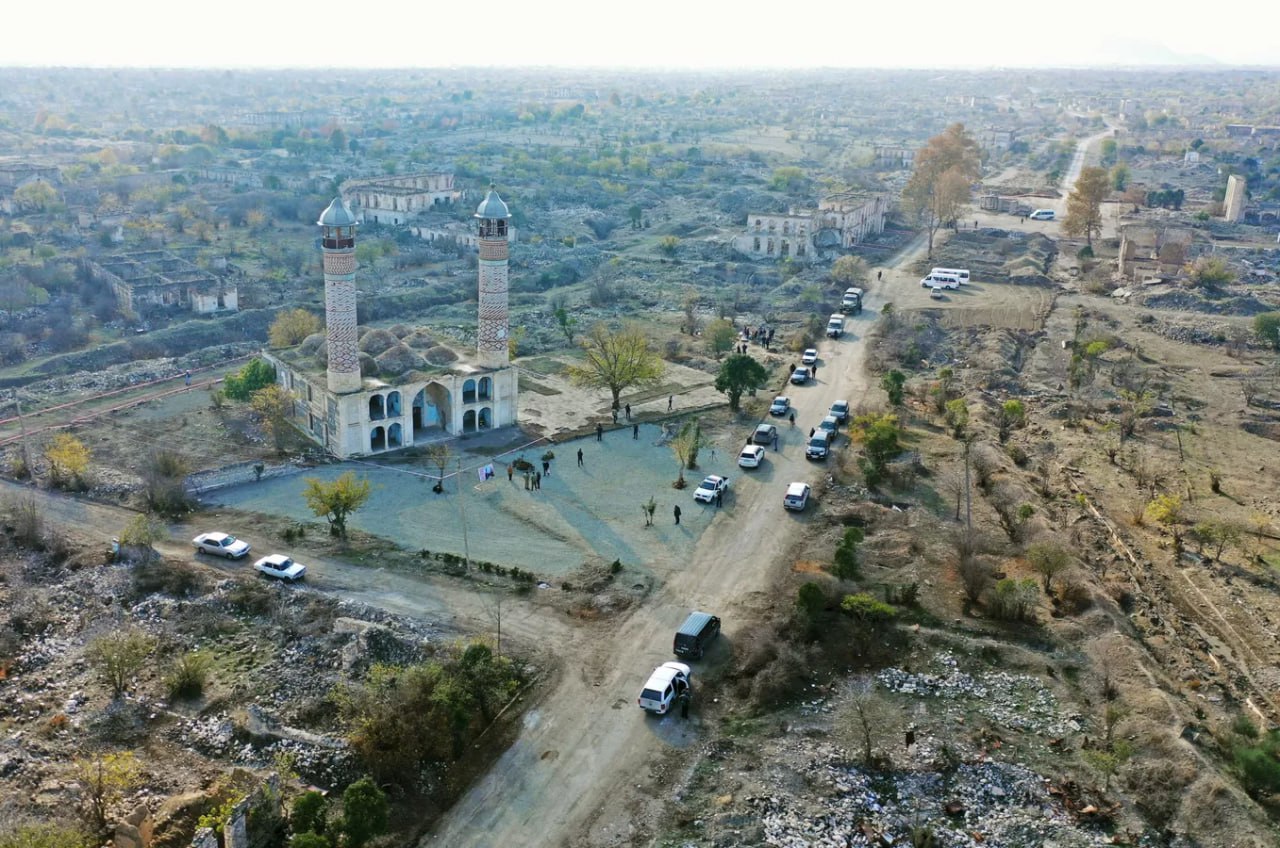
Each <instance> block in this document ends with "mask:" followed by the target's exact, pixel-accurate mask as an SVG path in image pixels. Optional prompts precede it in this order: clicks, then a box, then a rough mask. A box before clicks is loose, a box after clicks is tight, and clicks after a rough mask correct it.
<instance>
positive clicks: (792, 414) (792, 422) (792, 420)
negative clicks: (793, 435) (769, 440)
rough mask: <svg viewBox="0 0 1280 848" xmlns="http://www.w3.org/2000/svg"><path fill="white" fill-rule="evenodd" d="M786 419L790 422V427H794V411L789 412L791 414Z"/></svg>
mask: <svg viewBox="0 0 1280 848" xmlns="http://www.w3.org/2000/svg"><path fill="white" fill-rule="evenodd" d="M787 418H788V420H790V421H791V426H792V427H794V426H796V411H795V410H794V409H793V410H791V414H790V415H788V416H787Z"/></svg>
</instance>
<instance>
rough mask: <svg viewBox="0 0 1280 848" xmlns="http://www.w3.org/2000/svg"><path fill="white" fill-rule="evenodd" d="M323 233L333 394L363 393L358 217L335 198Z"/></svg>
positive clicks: (326, 213) (325, 217) (324, 218)
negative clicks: (359, 344)
mask: <svg viewBox="0 0 1280 848" xmlns="http://www.w3.org/2000/svg"><path fill="white" fill-rule="evenodd" d="M316 223H317V224H319V225H320V226H321V228H322V230H323V232H322V234H321V236H320V249H321V251H322V252H323V253H324V322H325V330H326V332H327V334H328V346H329V370H328V378H329V391H331V392H334V393H336V394H347V393H349V392H358V391H359V390H360V386H361V383H360V349H359V348H358V347H357V346H356V343H357V341H358V339H357V338H356V218H355V216H354V215H352V214H351V210H350V209H348V208H347V207H346V204H344V203H343V202H342V198H340V197H335V198H334V199H333V202H332V203H330V204H329V208H328V209H326V210H324V214H323V215H321V216H320V220H319V221H317V222H316Z"/></svg>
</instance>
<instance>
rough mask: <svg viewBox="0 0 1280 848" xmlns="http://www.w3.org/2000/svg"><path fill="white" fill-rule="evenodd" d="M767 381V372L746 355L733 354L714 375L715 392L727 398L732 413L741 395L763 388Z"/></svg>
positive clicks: (736, 407)
mask: <svg viewBox="0 0 1280 848" xmlns="http://www.w3.org/2000/svg"><path fill="white" fill-rule="evenodd" d="M768 379H769V371H768V370H767V369H766V368H765V367H764V366H763V365H761V364H760V363H759V362H756V361H755V360H754V359H752V358H751V357H750V356H747V355H746V354H742V353H739V354H735V355H733V356H731V357H729V358H728V359H726V360H725V361H724V362H723V363H722V364H721V365H720V371H719V372H718V373H717V374H716V391H717V392H724V393H725V394H726V395H728V396H729V408H730V409H731V410H733V411H734V412H737V411H738V407H739V406H740V404H741V401H742V393H743V392H745V391H752V390H754V389H758V388H759V387H761V386H763V385H764V384H765V382H766V381H768Z"/></svg>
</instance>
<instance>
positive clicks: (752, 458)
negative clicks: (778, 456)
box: [738, 445, 764, 468]
mask: <svg viewBox="0 0 1280 848" xmlns="http://www.w3.org/2000/svg"><path fill="white" fill-rule="evenodd" d="M763 459H764V448H762V447H760V446H759V445H747V446H746V447H745V448H743V449H742V453H740V454H738V465H739V466H741V467H743V468H759V467H760V462H761V461H762V460H763Z"/></svg>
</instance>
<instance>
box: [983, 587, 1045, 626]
mask: <svg viewBox="0 0 1280 848" xmlns="http://www.w3.org/2000/svg"><path fill="white" fill-rule="evenodd" d="M1039 598H1040V587H1039V586H1038V585H1037V584H1036V581H1035V580H1032V579H1026V580H1014V579H1012V578H1006V579H1004V580H1001V581H1000V582H999V583H997V584H996V588H995V591H994V592H993V593H992V597H991V614H992V615H993V616H995V617H996V618H998V619H1000V620H1002V621H1031V620H1033V619H1034V618H1035V610H1036V602H1037V601H1038V600H1039Z"/></svg>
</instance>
